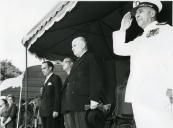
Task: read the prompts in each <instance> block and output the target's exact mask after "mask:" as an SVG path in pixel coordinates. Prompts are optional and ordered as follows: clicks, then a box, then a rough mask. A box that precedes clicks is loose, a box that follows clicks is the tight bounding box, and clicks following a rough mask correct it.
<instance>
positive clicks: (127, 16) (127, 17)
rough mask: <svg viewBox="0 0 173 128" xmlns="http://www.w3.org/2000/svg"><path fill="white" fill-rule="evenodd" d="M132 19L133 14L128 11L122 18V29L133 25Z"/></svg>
mask: <svg viewBox="0 0 173 128" xmlns="http://www.w3.org/2000/svg"><path fill="white" fill-rule="evenodd" d="M132 20H133V18H132V16H131V13H130V12H127V13H126V14H125V15H124V16H123V18H122V21H121V28H120V30H121V31H126V30H127V29H128V28H129V27H130V26H131V24H132Z"/></svg>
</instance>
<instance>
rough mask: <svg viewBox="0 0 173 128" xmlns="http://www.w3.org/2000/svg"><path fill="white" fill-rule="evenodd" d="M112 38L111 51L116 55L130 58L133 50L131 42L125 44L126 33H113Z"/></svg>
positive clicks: (133, 46) (133, 45)
mask: <svg viewBox="0 0 173 128" xmlns="http://www.w3.org/2000/svg"><path fill="white" fill-rule="evenodd" d="M112 37H113V51H114V53H115V54H116V55H121V56H130V55H131V54H132V52H133V50H134V49H135V44H134V42H133V41H130V42H128V43H125V39H126V32H124V31H115V32H113V34H112Z"/></svg>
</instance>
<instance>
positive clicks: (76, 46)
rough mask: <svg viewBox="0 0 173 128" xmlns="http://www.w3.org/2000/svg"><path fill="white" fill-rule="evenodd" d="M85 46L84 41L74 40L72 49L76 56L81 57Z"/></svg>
mask: <svg viewBox="0 0 173 128" xmlns="http://www.w3.org/2000/svg"><path fill="white" fill-rule="evenodd" d="M83 47H84V42H83V41H82V40H80V39H74V40H73V41H72V51H73V53H74V55H75V56H76V57H80V56H81V53H82V50H83Z"/></svg>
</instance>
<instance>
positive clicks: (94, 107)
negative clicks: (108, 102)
mask: <svg viewBox="0 0 173 128" xmlns="http://www.w3.org/2000/svg"><path fill="white" fill-rule="evenodd" d="M98 104H99V103H98V102H96V101H93V100H91V101H90V109H96V108H97V105H98Z"/></svg>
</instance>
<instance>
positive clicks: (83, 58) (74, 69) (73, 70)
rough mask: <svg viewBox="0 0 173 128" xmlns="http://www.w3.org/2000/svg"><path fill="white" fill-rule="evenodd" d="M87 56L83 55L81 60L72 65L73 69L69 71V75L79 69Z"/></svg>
mask: <svg viewBox="0 0 173 128" xmlns="http://www.w3.org/2000/svg"><path fill="white" fill-rule="evenodd" d="M87 54H88V53H87V52H86V53H84V55H83V56H82V57H81V58H79V60H78V61H77V62H76V63H75V64H74V65H73V67H72V69H71V71H70V75H71V74H73V72H75V71H76V69H77V68H78V67H79V65H80V64H81V63H82V62H83V60H85V58H86V56H87Z"/></svg>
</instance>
